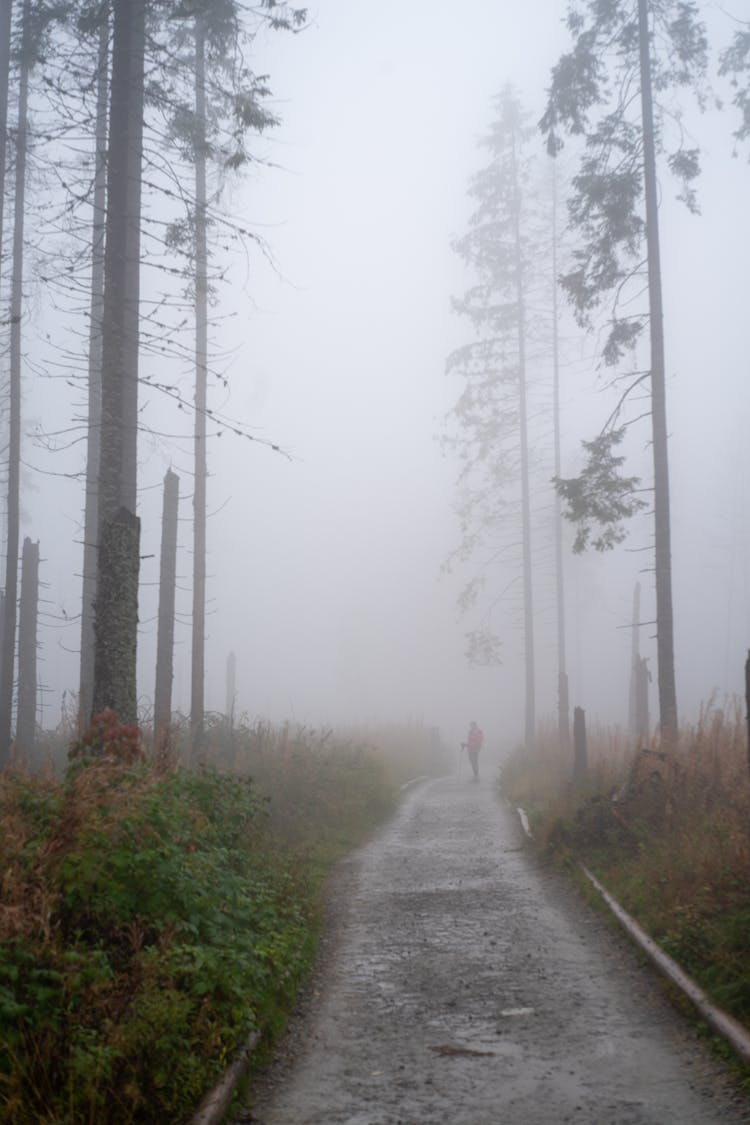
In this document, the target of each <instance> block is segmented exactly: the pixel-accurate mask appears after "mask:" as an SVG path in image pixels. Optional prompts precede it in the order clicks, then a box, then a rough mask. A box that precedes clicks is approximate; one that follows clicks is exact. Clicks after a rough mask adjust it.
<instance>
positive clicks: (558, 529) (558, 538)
mask: <svg viewBox="0 0 750 1125" xmlns="http://www.w3.org/2000/svg"><path fill="white" fill-rule="evenodd" d="M558 245H559V222H558V185H557V176H556V174H555V163H554V161H553V163H552V426H553V440H554V459H555V478H556V479H559V477H560V473H561V469H562V449H561V441H560V316H559V310H558V293H557V291H558V285H559V282H558ZM555 603H556V611H557V612H556V616H557V732H558V738H559V740H560V746H561V747H562V748H563V749H565V748H566V747H567V746H568V745H569V743H570V698H569V694H568V669H567V653H566V642H565V569H564V563H563V535H562V504H561V498H560V493H559V492H558V490H557V489H555Z"/></svg>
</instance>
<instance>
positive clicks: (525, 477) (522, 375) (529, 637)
mask: <svg viewBox="0 0 750 1125" xmlns="http://www.w3.org/2000/svg"><path fill="white" fill-rule="evenodd" d="M513 176H514V183H515V193H516V199H515V206H514V215H513V223H514V238H515V272H516V304H517V308H518V313H517V315H518V423H519V430H520V444H521V521H522V525H523V547H522V552H523V622H524V627H523V634H524V666H525V672H526V706H525V720H524V742H525V745H526V749H527V750H532V749H533V747H534V743H535V741H536V704H535V671H534V605H533V588H532V580H531V495H530V483H529V436H528V406H527V393H526V300H525V293H524V263H523V250H522V242H521V186H520V182H519V180H520V170H519V168H518V165H517V160H516V137H515V133H514V137H513Z"/></svg>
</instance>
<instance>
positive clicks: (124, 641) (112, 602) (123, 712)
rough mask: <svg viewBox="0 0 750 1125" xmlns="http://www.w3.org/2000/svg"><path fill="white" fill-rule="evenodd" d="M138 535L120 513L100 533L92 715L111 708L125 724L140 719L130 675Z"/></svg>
mask: <svg viewBox="0 0 750 1125" xmlns="http://www.w3.org/2000/svg"><path fill="white" fill-rule="evenodd" d="M140 532H141V527H140V520H139V519H138V518H137V516H134V515H133V513H132V512H131V511H129V510H128V509H127V508H124V507H123V508H120V509H119V511H117V512H116V513H115V515H114V517H113V518H112V519H109V520H106V521H105V522H104V523H103V524H101V525H100V531H99V573H98V586H97V595H96V621H95V631H96V678H95V681H94V702H93V713H94V714H98V713H99V712H100V711H104V710H105V709H106V708H111V709H112V710H113V711H114V712H115V714H116V715H117V716H118V718H119V719H120V721H121V722H123V723H132V722H135V721H136V719H137V717H138V708H137V702H138V701H137V697H136V682H135V674H134V673H135V660H136V648H137V635H138V562H139V549H140Z"/></svg>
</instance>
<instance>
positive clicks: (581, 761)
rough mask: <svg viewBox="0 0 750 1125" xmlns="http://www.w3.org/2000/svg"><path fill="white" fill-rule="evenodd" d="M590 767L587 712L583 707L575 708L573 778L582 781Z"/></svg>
mask: <svg viewBox="0 0 750 1125" xmlns="http://www.w3.org/2000/svg"><path fill="white" fill-rule="evenodd" d="M588 765H589V756H588V745H587V742H586V712H585V711H584V710H583V707H574V708H573V778H574V779H575V780H576V781H580V780H581V779H582V778H583V777H584V776H585V775H586V770H587V769H588Z"/></svg>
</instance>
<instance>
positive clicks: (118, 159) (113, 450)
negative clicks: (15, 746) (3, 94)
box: [93, 0, 145, 722]
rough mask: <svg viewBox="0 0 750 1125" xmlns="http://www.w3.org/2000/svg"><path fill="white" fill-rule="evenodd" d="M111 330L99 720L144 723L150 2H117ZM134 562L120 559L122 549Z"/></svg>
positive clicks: (104, 439) (97, 666)
mask: <svg viewBox="0 0 750 1125" xmlns="http://www.w3.org/2000/svg"><path fill="white" fill-rule="evenodd" d="M113 10H114V23H113V47H112V81H111V95H110V116H109V137H110V145H109V161H108V167H107V226H106V245H105V253H104V315H103V320H102V415H101V446H100V453H101V455H100V465H99V488H98V496H99V521H98V522H99V531H98V537H97V538H98V544H99V547H98V557H97V583H96V585H97V593H96V602H95V615H94V635H95V656H94V702H93V711H94V712H98V711H101V710H102V709H103V708H107V707H108V708H112V709H113V710H114V711H115V712H116V713H117V715H118V717H119V718H120V720H121V721H123V722H134V721H136V719H137V710H136V698H137V696H136V649H137V622H138V570H139V557H138V542H139V527H138V520H137V518H136V515H135V510H136V469H137V437H138V339H139V332H138V299H139V270H140V217H141V160H142V151H143V56H144V26H145V0H114V9H113ZM118 548H121V549H122V551H123V552H124V554H123V556H122V557H121V558H120V557H118V555H117V549H118Z"/></svg>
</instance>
